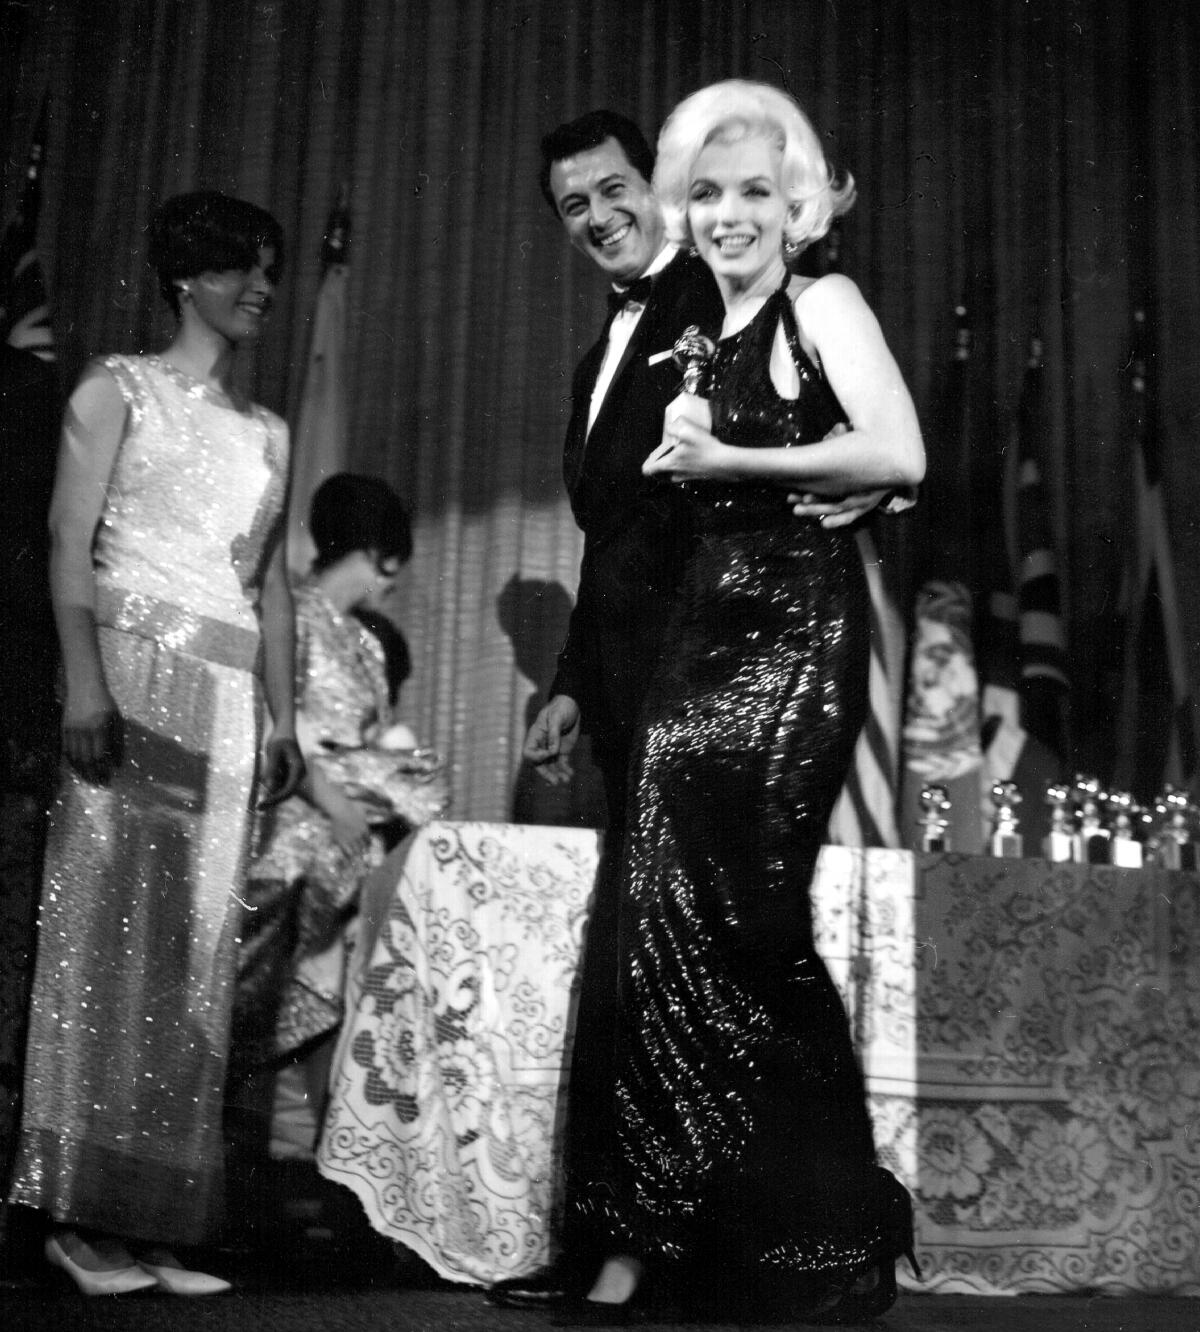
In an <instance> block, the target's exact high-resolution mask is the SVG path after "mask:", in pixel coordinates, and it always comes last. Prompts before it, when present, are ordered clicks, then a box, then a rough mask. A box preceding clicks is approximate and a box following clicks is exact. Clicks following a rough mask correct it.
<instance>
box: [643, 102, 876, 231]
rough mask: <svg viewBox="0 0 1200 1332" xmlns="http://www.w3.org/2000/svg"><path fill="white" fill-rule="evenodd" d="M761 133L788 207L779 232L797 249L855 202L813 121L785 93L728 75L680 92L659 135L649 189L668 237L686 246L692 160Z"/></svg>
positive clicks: (847, 179)
mask: <svg viewBox="0 0 1200 1332" xmlns="http://www.w3.org/2000/svg"><path fill="white" fill-rule="evenodd" d="M757 136H761V137H765V138H766V139H768V140H769V141H770V142H771V143H773V144H774V146H775V147H776V149H777V150H778V152H779V155H780V162H779V182H780V187H781V189H782V191H783V196H784V199H785V200H786V201H787V204H788V216H787V220H786V221H785V222H784V227H783V237H784V240H786V241H787V242H789V244H792V245H795V246H797V247H799V248H800V249H803V248H804V246H806V245H811V244H812V242H813V241H816V240H820V239H821V237H822V236H824V235H825V233H826V232H827V231H828V230H829V228H830V225H831V224H832V222H833V219H834V218H835V217H839V216H840V215H841V214H842V213H845V212H847V211H848V210H849V209H850V207H851V206H852V205H853V203H854V196H855V188H854V177H853V176H851V175H850V174H849V173H847V174H846V175H845V176H843V177H842V178H841V179H840V180H839V179H838V178H837V177H836V176H835V175H834V172H833V170H832V169H831V167H830V166H829V163H828V162H827V161H826V160H825V151H824V149H823V148H822V147H821V140H820V139H819V138H818V137H817V132H816V130H815V129H813V126H812V122H811V121H810V120H809V119H808V117H807V116H806V115H805V114H804V112H803V111H801V110H800V107H799V106H798V105H797V103H796V101H795V100H794V99H793V98H791V97H789V96H788V94H787V93H785V92H781V91H780V90H779V89H778V88H775V87H772V85H771V84H769V83H757V82H754V81H752V80H750V79H726V80H725V81H724V82H722V83H712V84H709V86H708V87H707V88H701V89H700V90H699V92H694V93H692V95H691V96H690V97H685V98H684V99H683V101H682V102H680V103H679V105H678V106H677V107H676V108H675V110H674V111H672V112H671V114H670V115H669V116H668V117H667V119H666V121H665V123H664V124H663V127H662V131H661V132H660V133H659V136H658V154H657V161H656V165H655V168H654V179H653V182H652V184H653V187H654V193H655V194H656V195H657V196H658V201H659V203H660V204H661V206H662V210H663V216H664V218H665V220H666V228H667V238H668V239H669V240H672V241H674V242H675V243H676V244H677V245H691V244H692V234H691V229H690V228H689V226H688V220H687V207H688V191H689V189H690V187H691V183H692V171H693V169H694V168H695V165H696V159H697V158H698V157H699V156H700V154H701V152H703V150H704V149H705V148H706V147H707V146H708V144H710V143H736V142H737V141H738V140H739V139H743V138H749V137H757Z"/></svg>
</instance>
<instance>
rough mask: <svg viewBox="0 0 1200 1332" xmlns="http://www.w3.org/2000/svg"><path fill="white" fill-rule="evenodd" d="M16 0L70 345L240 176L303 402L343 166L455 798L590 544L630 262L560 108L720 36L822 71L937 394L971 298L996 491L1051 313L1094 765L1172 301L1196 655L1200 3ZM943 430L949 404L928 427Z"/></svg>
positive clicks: (666, 75)
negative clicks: (192, 202)
mask: <svg viewBox="0 0 1200 1332" xmlns="http://www.w3.org/2000/svg"><path fill="white" fill-rule="evenodd" d="M3 25H4V27H3V32H2V33H0V36H2V37H3V41H0V75H2V77H0V115H2V116H3V121H2V122H0V133H2V134H3V136H4V148H5V166H4V176H3V186H4V194H3V204H4V208H5V210H6V212H7V211H10V210H11V208H12V207H13V206H14V204H15V200H16V197H17V191H18V190H19V186H20V178H21V168H22V164H23V162H24V158H25V153H26V148H27V144H28V140H29V136H30V133H31V131H32V126H33V123H34V120H35V117H36V114H37V110H38V106H39V104H40V101H41V99H42V97H43V95H45V96H48V98H49V110H50V121H49V142H48V150H47V161H48V166H47V172H46V178H45V203H44V209H43V214H42V222H41V228H40V248H41V253H42V258H43V261H44V264H45V267H46V272H47V276H48V279H49V284H50V288H51V291H52V294H53V300H54V305H55V317H54V324H55V337H56V341H57V344H58V347H59V350H60V365H61V370H62V373H63V376H64V379H65V380H66V381H70V380H71V379H72V378H73V377H74V376H75V375H76V374H77V373H78V372H79V370H80V368H81V366H82V364H83V363H84V361H85V359H86V358H87V357H88V356H89V355H92V354H94V353H97V352H102V351H113V350H123V351H134V350H139V349H145V350H151V349H154V348H155V347H157V346H159V345H161V344H162V342H163V341H164V340H165V338H166V336H167V335H168V333H169V327H168V324H167V322H166V319H165V318H164V315H163V312H162V309H161V303H160V302H159V300H158V297H157V295H156V293H155V289H154V282H153V279H152V276H151V275H150V274H149V272H148V271H147V269H146V267H145V263H144V235H143V229H144V227H145V224H146V221H147V218H148V217H149V215H150V213H151V211H152V209H153V208H154V207H155V205H156V204H157V203H158V202H160V201H161V200H162V199H163V198H165V197H166V196H168V195H170V194H172V193H174V192H176V191H179V190H184V189H193V188H198V187H214V188H220V189H224V190H228V191H232V192H235V193H238V194H241V195H244V196H246V197H249V198H251V199H253V200H255V201H257V202H259V203H262V204H264V205H266V206H268V207H269V208H271V209H272V210H273V211H274V212H275V213H276V214H277V215H278V216H279V218H280V219H281V221H282V222H283V225H284V228H285V230H286V234H287V238H288V263H287V273H286V280H285V283H284V285H283V287H282V289H281V290H280V293H279V299H278V307H277V310H276V314H275V317H274V320H273V326H272V328H271V330H270V331H269V334H268V336H267V338H266V340H265V342H264V343H263V345H262V346H261V348H260V349H259V350H258V351H257V352H256V353H255V355H254V357H253V359H252V361H249V362H248V363H247V365H246V367H245V373H246V375H247V380H248V383H249V384H250V385H251V386H252V388H253V390H254V392H255V394H256V395H257V396H258V397H259V398H260V399H261V400H262V401H263V402H265V403H267V404H269V405H270V406H272V407H275V408H276V409H278V410H280V411H282V412H284V413H285V414H287V415H288V416H289V418H294V411H295V408H296V405H297V403H298V401H299V395H300V389H301V382H300V380H301V374H302V369H303V365H304V353H305V350H306V346H307V339H308V335H309V331H310V320H311V315H312V310H313V305H314V299H315V294H316V288H317V283H318V280H319V276H320V268H319V254H320V246H321V236H322V230H323V227H324V223H325V219H326V216H327V214H328V211H329V207H330V204H331V202H332V201H333V198H334V196H335V194H336V191H337V188H338V186H339V184H341V183H342V182H343V181H344V182H346V183H347V184H348V185H349V188H350V208H351V214H352V219H353V232H352V235H351V239H350V249H349V264H350V276H349V289H348V311H349V314H348V346H347V363H348V375H349V385H348V390H349V392H348V399H349V402H350V429H349V457H350V461H351V465H352V466H353V467H355V468H357V469H359V470H364V471H371V472H376V473H379V474H381V475H384V476H386V477H387V478H389V479H390V480H391V481H393V482H394V483H395V484H396V485H397V486H398V488H399V489H400V490H401V492H402V493H403V494H404V495H405V496H406V498H407V499H408V501H409V503H410V504H411V506H412V509H413V511H414V514H415V518H416V555H415V557H414V559H413V561H412V564H411V566H410V567H409V569H408V571H407V574H406V577H405V579H404V582H403V585H402V587H401V589H400V591H399V593H398V599H397V607H396V609H397V613H398V618H399V619H400V621H401V623H402V624H403V627H404V630H405V632H406V634H407V636H408V639H409V642H410V644H411V647H412V650H413V658H414V668H415V669H414V676H413V678H412V680H411V681H410V682H409V684H408V685H406V687H405V694H404V709H405V712H406V714H407V716H408V718H409V719H410V720H411V721H412V723H413V724H414V725H415V727H416V728H417V730H418V731H419V732H420V734H421V738H422V740H423V741H425V742H427V743H430V744H433V745H436V746H437V747H438V748H440V749H442V750H444V751H445V752H446V753H447V754H448V755H450V756H451V759H452V762H453V765H454V777H453V781H454V788H455V804H454V809H453V813H454V814H455V815H456V816H458V817H469V818H474V819H496V818H505V817H507V816H508V815H509V814H510V812H511V800H512V794H513V788H514V781H515V778H516V774H517V767H518V759H519V747H520V739H521V735H522V733H523V729H524V725H525V720H526V714H527V707H528V704H529V702H530V699H531V696H532V695H534V694H535V692H536V690H537V689H538V688H539V687H541V688H544V686H545V684H546V682H547V679H548V676H549V674H550V671H551V668H552V660H553V654H554V651H555V649H556V647H557V646H558V642H559V639H560V637H561V633H562V629H563V624H564V617H565V608H566V606H567V604H568V595H569V594H570V593H572V592H573V590H574V586H575V578H576V571H577V565H578V556H579V539H578V536H577V533H576V531H575V529H574V526H573V523H572V521H571V518H570V515H569V512H568V509H567V506H566V503H565V499H564V496H563V492H562V486H561V481H560V467H559V456H560V445H561V437H562V429H563V425H564V422H565V415H566V409H567V393H568V386H569V376H570V370H571V367H572V365H573V363H574V361H575V360H576V358H577V356H578V355H579V354H580V352H581V351H582V350H583V349H584V348H585V347H586V346H587V345H588V343H589V342H590V341H591V339H592V337H593V336H594V335H595V332H596V331H597V329H598V326H599V324H600V320H601V305H602V284H601V283H600V281H599V279H598V276H597V275H596V273H595V272H594V270H593V269H592V268H591V267H590V266H589V264H588V263H587V261H586V260H584V259H583V258H581V257H579V256H576V255H574V254H573V253H571V252H570V251H568V249H567V247H566V245H565V242H564V240H563V238H562V235H561V232H560V230H559V228H558V226H557V224H556V222H555V220H554V219H553V217H552V216H551V214H550V212H549V210H548V209H547V208H546V205H545V204H544V202H543V201H542V199H541V197H540V195H539V193H538V189H537V183H536V176H537V162H538V158H537V145H538V139H539V137H540V135H541V134H542V133H543V132H544V131H545V130H547V129H548V128H550V127H552V126H553V125H554V124H556V123H557V122H559V121H560V120H563V119H565V118H568V117H570V116H573V115H575V114H577V113H579V112H581V111H583V110H585V109H587V108H589V107H592V106H596V105H609V106H613V107H616V108H619V109H622V110H624V111H626V112H627V113H629V114H631V115H633V116H634V117H636V118H637V119H639V120H640V121H641V123H642V124H643V125H644V126H645V127H646V129H647V130H648V131H651V132H654V131H656V130H657V127H658V126H659V124H660V123H661V120H662V118H663V116H664V114H665V113H666V112H667V111H668V110H669V109H670V107H671V106H672V105H673V104H674V103H675V101H676V100H678V98H679V97H680V96H682V95H683V94H685V93H687V92H689V91H691V90H692V89H694V88H695V87H697V86H699V85H701V84H703V83H705V82H708V81H710V80H713V79H716V78H721V77H726V76H730V75H747V76H751V77H755V78H763V79H767V80H770V81H773V82H776V83H779V84H781V85H783V86H786V87H788V88H789V89H790V90H792V91H794V92H795V93H796V94H797V95H798V96H799V97H800V99H801V100H802V102H803V103H804V104H805V105H806V106H807V108H808V109H809V111H810V112H811V114H812V116H813V118H814V120H815V122H816V124H817V125H818V126H819V127H820V129H821V130H822V132H823V133H824V135H825V136H826V140H827V142H828V145H829V147H830V149H831V151H832V154H833V156H834V158H835V159H836V161H837V162H838V163H840V164H841V165H843V166H846V167H848V168H849V169H850V170H851V171H853V173H854V174H855V176H856V178H857V180H858V182H859V187H860V199H859V203H858V205H857V207H856V209H855V211H854V212H853V213H852V214H851V215H850V217H849V218H848V219H847V220H846V224H845V228H844V234H843V241H844V243H843V254H842V267H843V268H844V269H845V270H846V271H847V272H849V273H850V274H851V275H852V276H854V277H855V278H856V279H857V280H858V282H859V283H860V285H861V286H862V287H863V289H864V291H865V292H866V294H867V297H868V299H869V300H870V302H871V303H872V305H873V306H874V308H875V309H876V311H877V312H878V314H879V316H880V319H881V321H882V323H883V326H884V329H885V332H886V334H887V336H888V339H889V341H890V343H891V345H892V347H893V348H894V350H895V352H896V355H897V357H898V358H899V360H900V363H901V365H902V367H903V369H904V371H905V373H906V374H907V376H908V379H909V382H910V383H911V385H912V388H913V392H914V394H915V396H916V399H917V402H918V406H919V407H925V406H927V405H928V404H929V403H930V402H931V401H933V398H934V396H935V394H936V391H937V388H938V384H939V382H940V377H941V376H942V375H943V374H944V373H945V368H946V366H947V364H948V362H949V358H950V355H951V349H952V341H953V329H954V314H953V309H954V306H955V304H956V303H957V302H959V301H960V300H965V301H966V303H967V305H968V307H969V310H970V317H971V322H972V325H973V328H974V331H975V358H974V361H973V366H974V375H975V379H974V381H973V390H972V391H973V392H974V393H975V395H976V398H977V405H979V406H981V407H982V409H983V417H984V419H985V421H986V422H987V423H988V428H987V429H985V430H983V431H981V432H980V441H979V443H978V446H977V448H976V451H975V454H974V455H973V456H972V459H971V460H970V470H971V471H972V475H971V476H964V477H963V485H964V493H966V491H965V488H966V487H968V486H975V487H977V488H978V487H979V484H980V481H981V479H982V482H983V489H984V490H985V492H986V490H987V486H988V479H989V477H992V476H994V477H995V478H996V490H995V507H994V516H995V520H996V521H999V517H1000V502H1001V497H1000V492H999V476H1000V472H1001V450H1002V447H1003V445H1004V443H1005V441H1006V439H1007V426H1008V417H1009V415H1010V413H1011V411H1012V409H1013V408H1014V407H1015V404H1016V397H1017V392H1018V387H1019V381H1020V376H1021V372H1022V369H1023V363H1024V359H1025V355H1026V348H1027V343H1028V339H1029V337H1030V335H1031V333H1034V332H1037V333H1039V334H1040V335H1041V336H1042V338H1043V340H1044V343H1045V357H1046V364H1047V377H1048V379H1049V381H1050V394H1049V413H1048V414H1049V417H1050V422H1049V425H1050V442H1051V448H1050V458H1049V462H1048V467H1047V472H1048V477H1047V479H1048V482H1049V485H1050V490H1051V496H1052V501H1053V521H1054V527H1055V534H1056V538H1057V541H1058V546H1059V553H1060V563H1061V567H1062V569H1063V571H1064V596H1065V606H1064V610H1065V615H1066V621H1067V629H1068V635H1069V643H1070V665H1071V670H1072V675H1073V677H1074V690H1073V696H1072V724H1073V736H1074V746H1075V747H1074V752H1073V757H1074V758H1075V759H1076V760H1077V762H1079V763H1080V764H1090V765H1097V766H1098V765H1102V764H1103V762H1104V761H1105V760H1106V758H1107V756H1108V754H1109V750H1110V747H1111V731H1112V725H1113V722H1112V718H1113V714H1114V702H1113V700H1114V697H1115V683H1114V681H1113V679H1112V678H1111V675H1112V653H1111V650H1110V649H1111V645H1112V639H1111V637H1110V635H1111V627H1112V614H1113V608H1114V605H1115V597H1116V591H1117V587H1118V584H1119V580H1120V575H1121V571H1122V563H1123V559H1124V557H1125V555H1126V554H1127V546H1128V541H1127V538H1128V534H1129V533H1130V532H1131V530H1132V511H1131V505H1132V485H1131V476H1132V456H1131V447H1130V445H1129V443H1128V441H1127V440H1126V438H1125V436H1124V434H1123V430H1122V418H1121V414H1120V404H1119V401H1118V392H1117V385H1118V376H1119V373H1120V371H1121V368H1122V365H1123V364H1124V362H1125V361H1126V360H1127V355H1128V346H1129V340H1130V323H1131V314H1132V310H1133V308H1134V307H1135V305H1138V304H1144V305H1145V306H1146V308H1147V310H1148V311H1149V313H1150V317H1151V319H1152V321H1153V324H1154V331H1155V336H1156V343H1157V356H1156V371H1157V380H1158V391H1159V399H1160V409H1161V420H1162V426H1163V432H1164V436H1163V442H1164V452H1165V482H1164V484H1165V490H1166V497H1167V504H1168V509H1169V517H1170V521H1171V524H1172V533H1173V538H1174V542H1175V555H1176V563H1177V567H1178V568H1179V569H1180V570H1181V571H1182V576H1181V578H1180V596H1181V598H1182V600H1183V605H1182V613H1183V617H1184V623H1185V625H1186V626H1187V628H1188V635H1187V636H1188V642H1189V645H1190V651H1191V666H1192V673H1193V676H1196V673H1197V670H1198V669H1200V661H1198V660H1197V656H1198V651H1197V646H1196V644H1197V633H1196V628H1197V625H1200V581H1198V580H1196V579H1193V578H1190V577H1188V576H1187V571H1188V570H1190V569H1193V568H1196V567H1200V529H1198V528H1197V525H1196V520H1195V514H1196V512H1197V508H1198V505H1197V500H1198V499H1200V495H1198V493H1197V492H1198V490H1200V481H1198V480H1197V472H1196V468H1195V466H1194V463H1193V460H1194V458H1195V455H1196V444H1197V433H1198V430H1200V426H1198V416H1200V376H1198V375H1197V374H1196V363H1197V350H1198V343H1197V321H1198V318H1200V258H1198V250H1200V234H1198V230H1200V197H1198V196H1200V188H1198V186H1200V180H1198V171H1197V149H1196V144H1197V130H1198V128H1200V126H1198V123H1197V121H1198V108H1197V94H1196V88H1197V78H1198V64H1200V57H1198V41H1197V38H1198V27H1200V19H1198V18H1197V11H1196V8H1195V7H1194V6H1190V5H1162V6H1147V5H1144V4H1135V3H1132V0H1094V2H1093V3H1083V2H1082V0H1075V2H1072V0H1032V2H1030V0H962V3H956V4H946V3H945V0H928V2H926V0H909V3H894V2H893V0H878V2H877V3H865V2H859V3H856V2H854V0H838V3H833V0H775V2H772V0H759V2H753V0H751V2H747V3H742V2H741V0H737V2H735V3H717V0H642V2H641V3H638V2H636V0H624V2H623V3H621V4H619V5H596V4H594V3H592V0H553V2H552V3H549V2H545V0H522V2H519V0H455V2H454V3H446V0H407V2H406V3H400V2H399V0H397V2H395V3H391V2H389V0H273V2H272V3H251V2H249V0H245V2H243V3H238V2H237V0H219V2H218V0H186V2H185V0H120V3H117V0H111V2H109V3H103V2H102V3H96V2H95V0H86V2H85V0H40V2H39V0H32V2H31V3H21V4H16V3H10V4H8V5H7V6H6V8H5V11H4V19H3ZM954 444H955V441H952V440H948V441H941V440H939V439H936V438H931V439H930V441H929V445H930V454H931V465H932V466H934V467H937V466H938V465H939V461H940V459H941V458H943V457H944V459H945V461H946V462H947V463H949V462H950V460H951V458H952V457H953V456H954ZM955 465H956V466H959V465H961V464H958V463H956V464H955ZM944 519H945V515H943V514H940V513H938V512H932V511H929V510H928V509H926V510H918V512H917V513H916V514H915V515H913V516H911V517H908V518H902V519H897V520H894V521H892V522H890V523H888V524H886V525H885V528H884V534H883V539H882V544H883V549H884V553H885V558H886V560H887V567H888V572H889V574H890V576H891V577H892V580H893V583H894V584H895V585H896V586H897V587H898V589H899V591H900V593H901V596H902V598H903V597H904V596H905V595H906V594H907V590H908V589H907V588H906V586H905V579H906V577H907V576H908V574H909V572H910V568H909V566H910V565H911V552H912V551H913V550H914V549H915V548H916V534H917V531H918V525H919V524H928V523H932V524H937V523H939V522H941V521H943V520H944ZM985 525H986V524H985ZM981 541H982V533H981ZM981 548H982V547H981Z"/></svg>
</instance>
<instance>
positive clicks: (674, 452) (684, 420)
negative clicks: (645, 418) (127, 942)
mask: <svg viewBox="0 0 1200 1332" xmlns="http://www.w3.org/2000/svg"><path fill="white" fill-rule="evenodd" d="M736 452H737V451H736V450H734V449H731V448H730V447H729V445H728V444H722V443H721V441H720V440H719V439H717V437H716V436H715V435H714V434H713V433H712V411H711V409H710V407H709V404H708V400H707V399H706V398H697V397H696V396H695V395H694V394H691V393H681V394H680V395H679V396H678V397H677V398H675V399H674V400H673V401H672V402H671V403H669V404H668V406H667V410H666V414H665V416H664V420H663V436H662V443H661V444H659V446H658V448H656V449H655V450H654V452H653V453H652V454H651V455H650V456H649V457H648V458H647V459H646V461H645V462H644V463H643V464H642V473H643V474H644V475H645V476H667V477H670V479H671V480H672V481H701V480H709V481H711V480H716V479H717V478H722V477H725V478H727V477H729V476H730V475H731V472H730V464H731V462H732V461H733V460H734V458H735V457H736Z"/></svg>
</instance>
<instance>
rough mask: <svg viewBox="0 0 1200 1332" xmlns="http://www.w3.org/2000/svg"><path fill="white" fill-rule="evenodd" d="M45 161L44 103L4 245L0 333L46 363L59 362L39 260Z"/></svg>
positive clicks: (0, 249)
mask: <svg viewBox="0 0 1200 1332" xmlns="http://www.w3.org/2000/svg"><path fill="white" fill-rule="evenodd" d="M45 155H46V103H45V101H43V103H42V110H41V113H40V114H39V115H38V120H37V126H36V127H35V129H34V131H33V139H32V141H31V142H30V145H29V157H28V160H27V162H26V165H25V186H24V189H23V190H22V192H21V199H20V202H19V203H18V204H17V211H16V213H15V214H14V215H13V217H12V219H11V220H10V221H9V223H8V226H7V227H6V228H5V230H4V236H3V239H0V333H2V334H3V337H4V341H5V342H7V343H8V344H9V346H11V347H16V348H17V349H18V350H20V351H28V352H32V353H33V354H34V355H35V356H37V357H39V358H40V359H41V360H43V361H53V360H54V359H55V351H54V334H53V331H52V330H51V328H50V302H49V299H48V298H47V296H46V283H45V279H44V278H43V276H42V265H41V262H40V260H39V259H38V255H37V224H38V214H39V213H40V212H41V207H42V167H43V164H44V160H45Z"/></svg>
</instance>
